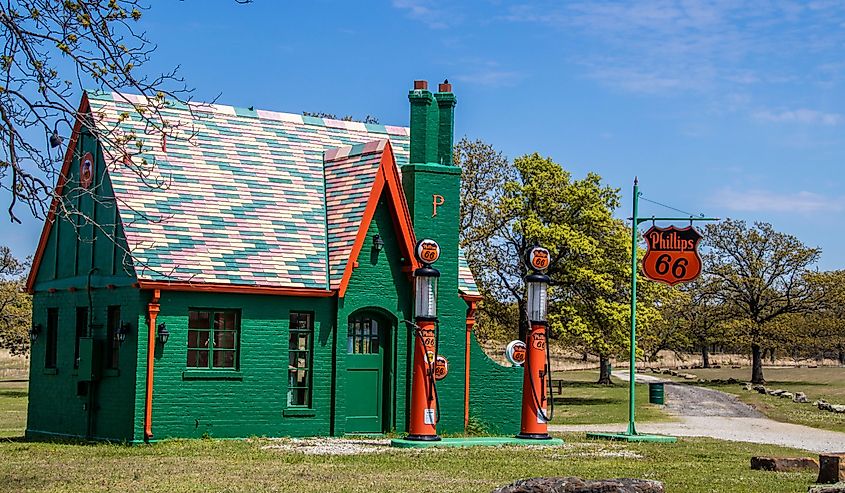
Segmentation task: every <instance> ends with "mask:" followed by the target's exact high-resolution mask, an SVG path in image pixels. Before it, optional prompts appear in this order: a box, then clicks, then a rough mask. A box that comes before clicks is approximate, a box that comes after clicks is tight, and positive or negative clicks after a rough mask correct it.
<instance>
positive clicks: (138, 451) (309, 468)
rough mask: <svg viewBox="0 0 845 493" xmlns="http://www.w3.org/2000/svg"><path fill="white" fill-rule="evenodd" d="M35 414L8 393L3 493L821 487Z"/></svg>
mask: <svg viewBox="0 0 845 493" xmlns="http://www.w3.org/2000/svg"><path fill="white" fill-rule="evenodd" d="M572 373H575V372H572ZM579 373H581V372H579ZM566 378H567V379H568V380H570V381H572V382H573V385H572V386H571V387H569V388H567V396H568V397H571V398H574V395H572V394H573V393H574V392H584V393H585V394H586V395H589V396H592V397H591V398H593V399H606V401H607V402H595V401H594V405H586V404H580V403H570V407H575V408H577V409H578V414H580V415H582V416H592V417H591V418H586V417H583V418H581V419H583V420H585V421H592V422H595V421H596V420H598V419H599V417H601V416H604V418H603V419H606V420H607V422H611V421H616V422H621V421H624V420H625V419H627V415H625V414H624V413H623V412H622V411H616V410H614V406H611V403H612V402H616V406H615V407H619V408H620V409H625V406H624V403H625V402H626V400H625V399H626V397H625V396H626V395H627V394H625V392H626V388H627V387H625V386H623V385H618V386H616V387H610V388H604V387H600V388H597V389H592V388H591V387H590V384H589V383H587V382H588V381H589V380H590V379H592V376H591V375H590V374H589V372H583V373H582V374H581V375H567V376H566ZM582 384H583V385H582ZM641 394H642V395H646V392H645V391H644V392H641ZM617 401H618V402H617ZM620 403H621V404H620ZM603 406H604V407H605V409H604V410H601V409H602V407H603ZM562 407H563V406H562ZM25 410H26V386H25V383H20V382H16V383H0V431H2V434H3V435H5V436H7V438H0V457H2V460H0V492H6V491H8V492H42V491H50V492H68V493H70V492H74V493H76V492H88V491H121V492H127V493H131V492H145V493H146V492H159V491H161V492H193V491H224V492H251V491H280V492H282V491H285V492H287V491H296V492H305V493H307V492H321V493H322V492H327V491H331V492H334V491H350V492H356V491H360V492H364V491H366V492H371V491H433V490H437V491H442V492H459V491H466V492H484V491H490V490H492V489H493V488H495V487H497V486H500V485H503V484H507V483H510V482H512V481H514V480H516V479H520V478H527V477H535V476H580V477H586V478H611V477H638V478H647V479H656V480H659V481H663V482H665V484H666V487H667V491H670V492H672V493H705V492H707V493H709V492H728V491H729V492H733V493H743V492H748V493H751V492H775V491H776V492H804V491H806V489H807V486H808V485H809V484H810V483H811V482H812V481H813V480H814V479H815V474H811V473H769V472H761V471H751V470H750V469H749V460H750V458H751V456H753V455H780V456H800V455H812V454H807V453H805V452H801V451H797V450H791V449H785V448H781V447H775V446H768V445H754V444H744V443H730V442H721V441H717V440H710V439H700V438H696V439H681V440H680V441H679V442H678V443H675V444H653V443H642V444H627V443H616V442H604V441H589V440H587V439H586V437H585V436H584V434H567V435H563V438H564V439H565V440H566V444H565V445H564V446H563V447H558V448H550V449H543V448H515V447H507V448H476V449H449V450H392V449H386V450H384V451H382V452H377V453H368V454H360V455H350V456H329V455H306V454H303V453H300V452H296V451H291V450H279V449H276V448H272V447H274V446H277V445H279V444H280V443H281V444H286V443H290V441H276V440H267V439H250V440H192V441H188V440H173V441H165V442H161V443H157V444H155V445H151V446H125V445H116V444H93V445H92V444H80V443H38V442H24V441H23V440H22V439H21V438H20V437H21V436H22V435H23V431H24V428H25V422H26V421H25V420H26V415H25ZM559 412H560V410H559ZM640 412H641V413H642V414H645V411H643V410H641V411H640ZM8 437H12V438H8Z"/></svg>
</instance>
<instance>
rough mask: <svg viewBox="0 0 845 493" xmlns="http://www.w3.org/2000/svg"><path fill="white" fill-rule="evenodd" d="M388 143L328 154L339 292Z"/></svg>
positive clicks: (332, 253)
mask: <svg viewBox="0 0 845 493" xmlns="http://www.w3.org/2000/svg"><path fill="white" fill-rule="evenodd" d="M386 144H387V140H376V141H373V142H369V143H367V144H358V145H355V146H348V147H341V148H338V149H332V150H329V151H326V154H325V163H326V164H325V170H326V171H325V172H326V222H327V224H328V237H329V238H328V241H329V278H330V284H331V288H332V289H337V288H338V287H339V285H340V281H341V278H342V277H343V270H344V268H345V267H346V263H347V261H348V260H349V255H350V254H351V253H352V245H353V243H354V242H355V236H356V235H357V233H358V229H359V226H360V225H361V219H362V218H363V216H364V209H365V208H366V206H367V199H368V198H369V195H370V191H371V190H372V188H373V182H374V181H375V175H376V171H377V170H378V167H379V164H381V158H382V152H383V151H384V147H385V145H386Z"/></svg>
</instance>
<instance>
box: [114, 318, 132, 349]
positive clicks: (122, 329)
mask: <svg viewBox="0 0 845 493" xmlns="http://www.w3.org/2000/svg"><path fill="white" fill-rule="evenodd" d="M131 328H132V327H130V325H129V322H123V323H121V324H120V326H119V327H118V328H117V331H116V332H115V333H114V338H115V339H116V340H117V342H119V343H121V344H123V341H125V340H126V335H127V334H129V330H130V329H131Z"/></svg>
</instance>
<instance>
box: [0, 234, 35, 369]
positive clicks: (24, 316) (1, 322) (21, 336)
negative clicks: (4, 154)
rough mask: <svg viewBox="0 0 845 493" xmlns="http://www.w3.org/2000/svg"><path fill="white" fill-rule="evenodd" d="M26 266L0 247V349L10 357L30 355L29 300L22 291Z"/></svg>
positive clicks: (7, 249) (30, 323) (30, 318)
mask: <svg viewBox="0 0 845 493" xmlns="http://www.w3.org/2000/svg"><path fill="white" fill-rule="evenodd" d="M27 265H28V262H21V261H19V260H18V259H16V258H15V257H14V256H12V254H11V252H10V251H9V248H8V247H6V246H0V348H3V349H7V350H9V352H11V353H12V354H13V355H18V354H27V353H29V327H30V325H32V297H31V296H30V295H28V294H26V293H25V292H24V291H23V287H24V272H25V271H26V268H27Z"/></svg>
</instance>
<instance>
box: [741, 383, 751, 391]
mask: <svg viewBox="0 0 845 493" xmlns="http://www.w3.org/2000/svg"><path fill="white" fill-rule="evenodd" d="M742 388H744V389H745V390H751V389H753V388H754V387H753V386H752V385H751V384H750V383H744V384H742Z"/></svg>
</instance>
